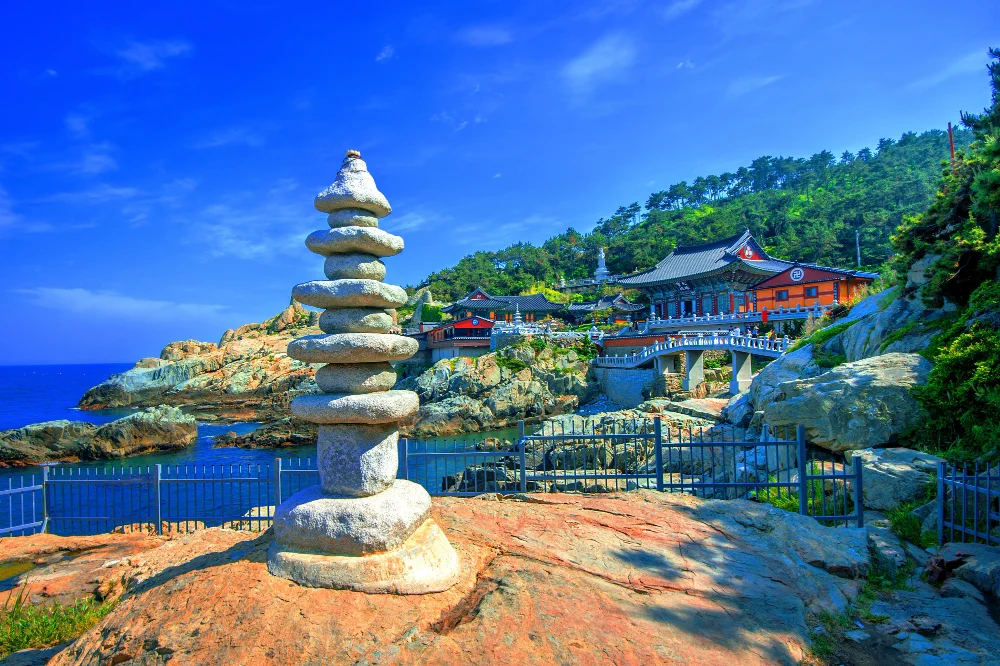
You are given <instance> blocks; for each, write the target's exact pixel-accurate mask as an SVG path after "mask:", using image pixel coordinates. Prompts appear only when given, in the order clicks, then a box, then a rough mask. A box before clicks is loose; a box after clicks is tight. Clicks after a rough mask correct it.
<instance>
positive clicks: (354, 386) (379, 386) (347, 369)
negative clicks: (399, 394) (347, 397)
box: [316, 362, 396, 393]
mask: <svg viewBox="0 0 1000 666" xmlns="http://www.w3.org/2000/svg"><path fill="white" fill-rule="evenodd" d="M316 384H317V385H318V386H319V389H320V390H321V391H323V392H324V393H375V392H377V391H388V390H390V389H391V388H392V387H393V386H395V385H396V371H395V370H393V369H392V366H391V365H389V364H388V363H385V362H383V363H332V364H330V365H324V366H323V367H322V368H320V369H319V370H317V371H316Z"/></svg>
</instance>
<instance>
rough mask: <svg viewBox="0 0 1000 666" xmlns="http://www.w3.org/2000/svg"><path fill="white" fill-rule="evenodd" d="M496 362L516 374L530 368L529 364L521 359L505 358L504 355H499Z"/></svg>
mask: <svg viewBox="0 0 1000 666" xmlns="http://www.w3.org/2000/svg"><path fill="white" fill-rule="evenodd" d="M496 361H497V365H498V366H500V367H501V368H506V369H507V370H510V371H511V372H514V373H517V372H521V371H522V370H524V369H525V368H527V367H528V364H527V363H525V362H524V361H522V360H521V359H519V358H512V357H510V356H504V355H502V354H497V357H496Z"/></svg>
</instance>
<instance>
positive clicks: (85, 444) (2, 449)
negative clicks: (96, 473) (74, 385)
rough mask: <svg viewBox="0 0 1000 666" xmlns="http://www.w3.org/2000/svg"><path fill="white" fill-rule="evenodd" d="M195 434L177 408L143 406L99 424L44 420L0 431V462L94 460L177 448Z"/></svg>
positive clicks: (193, 425) (190, 418)
mask: <svg viewBox="0 0 1000 666" xmlns="http://www.w3.org/2000/svg"><path fill="white" fill-rule="evenodd" d="M197 439H198V423H197V421H196V420H195V418H194V417H193V416H191V415H189V414H185V413H184V412H182V411H181V410H180V408H178V407H169V406H166V405H161V406H159V407H148V408H146V409H144V410H142V411H140V412H136V413H135V414H130V415H128V416H126V417H124V418H120V419H118V420H116V421H112V422H110V423H105V424H104V425H102V426H95V425H94V424H92V423H85V422H83V421H46V422H44V423H35V424H32V425H28V426H25V427H23V428H16V429H14V430H5V431H2V432H0V465H36V464H38V463H41V462H46V461H52V460H59V461H75V460H95V459H105V458H123V457H125V456H130V455H135V454H138V453H146V452H148V451H164V450H171V449H180V448H184V447H185V446H188V445H189V444H193V443H194V442H195V441H196V440H197Z"/></svg>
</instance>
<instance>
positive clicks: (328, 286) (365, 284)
mask: <svg viewBox="0 0 1000 666" xmlns="http://www.w3.org/2000/svg"><path fill="white" fill-rule="evenodd" d="M292 298H294V299H295V300H296V301H298V302H299V303H302V304H303V305H311V306H313V307H315V308H396V307H399V306H400V305H405V304H406V300H407V298H408V296H407V294H406V290H405V289H403V288H402V287H397V286H396V285H393V284H384V283H382V282H379V281H377V280H313V281H312V282H303V283H302V284H297V285H295V287H293V288H292Z"/></svg>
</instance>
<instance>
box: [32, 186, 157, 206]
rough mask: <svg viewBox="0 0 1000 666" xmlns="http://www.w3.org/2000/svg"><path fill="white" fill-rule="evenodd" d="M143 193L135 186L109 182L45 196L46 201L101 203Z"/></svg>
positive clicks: (132, 197) (133, 196)
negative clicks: (118, 185)
mask: <svg viewBox="0 0 1000 666" xmlns="http://www.w3.org/2000/svg"><path fill="white" fill-rule="evenodd" d="M142 194H143V192H142V190H139V189H137V188H134V187H116V186H114V185H108V184H107V183H101V184H99V185H95V186H94V187H90V188H87V189H85V190H74V191H71V192H57V193H56V194H53V195H50V196H48V197H45V199H44V201H45V202H51V203H73V204H101V203H107V202H108V201H116V200H122V199H134V198H136V197H139V196H141V195H142Z"/></svg>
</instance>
